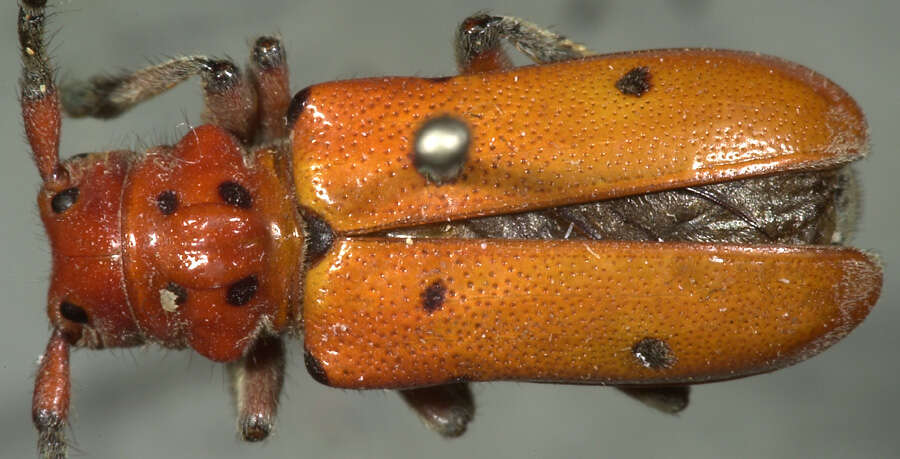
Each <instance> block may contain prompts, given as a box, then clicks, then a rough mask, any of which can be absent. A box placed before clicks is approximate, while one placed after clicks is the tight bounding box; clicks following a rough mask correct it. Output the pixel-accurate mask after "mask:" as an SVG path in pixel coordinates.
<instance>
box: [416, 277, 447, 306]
mask: <svg viewBox="0 0 900 459" xmlns="http://www.w3.org/2000/svg"><path fill="white" fill-rule="evenodd" d="M446 296H447V286H445V285H444V283H443V282H442V281H441V280H440V279H438V280H436V281H434V282H432V283H431V285H429V286H428V288H426V289H425V291H424V292H422V307H423V308H425V312H427V313H429V314H431V313H433V312H434V311H437V310H439V309H441V308H442V307H444V297H446Z"/></svg>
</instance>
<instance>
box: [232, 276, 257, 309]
mask: <svg viewBox="0 0 900 459" xmlns="http://www.w3.org/2000/svg"><path fill="white" fill-rule="evenodd" d="M257 288H259V281H258V280H257V279H256V276H247V277H245V278H243V279H241V280H239V281H237V282H235V283H233V284H231V286H230V287H228V293H226V294H225V300H226V301H228V304H230V305H232V306H243V305H245V304H247V303H249V302H250V299H252V298H253V295H256V290H257Z"/></svg>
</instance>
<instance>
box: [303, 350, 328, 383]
mask: <svg viewBox="0 0 900 459" xmlns="http://www.w3.org/2000/svg"><path fill="white" fill-rule="evenodd" d="M303 363H305V364H306V371H308V372H309V375H310V376H312V378H313V379H315V380H316V382H318V383H320V384H325V385H326V386H327V385H329V384H328V375H327V374H325V368H324V367H323V366H322V362H319V359H317V358H315V357H314V356H313V355H312V354H310V353H309V351H305V352H304V353H303Z"/></svg>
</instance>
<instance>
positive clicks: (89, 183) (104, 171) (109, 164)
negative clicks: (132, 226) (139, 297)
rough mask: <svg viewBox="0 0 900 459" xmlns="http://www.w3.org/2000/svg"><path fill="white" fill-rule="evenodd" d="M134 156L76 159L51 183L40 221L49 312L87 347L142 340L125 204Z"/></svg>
mask: <svg viewBox="0 0 900 459" xmlns="http://www.w3.org/2000/svg"><path fill="white" fill-rule="evenodd" d="M130 156H131V154H130V153H129V152H123V151H116V152H109V153H98V154H85V155H78V156H75V157H73V158H71V159H69V160H68V161H66V162H64V163H63V164H62V165H61V166H60V167H61V168H62V171H64V173H63V174H62V176H63V177H64V178H62V179H60V180H54V181H48V182H45V183H44V186H43V187H42V189H41V191H40V193H39V194H38V207H39V209H40V213H41V219H42V220H43V222H44V227H45V228H46V230H47V235H48V237H49V239H50V245H51V248H52V250H53V272H52V275H51V282H50V290H49V293H48V305H47V314H48V315H49V316H50V322H51V324H52V325H53V326H54V327H55V328H58V329H60V330H62V331H63V332H64V334H65V335H66V337H67V338H68V340H69V341H70V342H71V343H73V344H76V345H79V346H85V347H93V348H99V347H115V346H128V345H134V344H137V343H139V342H140V341H141V338H140V334H139V333H138V330H137V326H136V324H135V323H134V320H133V318H132V315H131V312H130V311H129V309H128V304H127V303H128V302H127V299H126V295H125V288H124V279H123V271H122V260H123V256H122V255H123V253H122V240H121V231H120V212H119V209H120V202H121V196H122V187H123V185H124V182H125V178H126V174H127V171H128V167H129V163H130V159H129V158H130Z"/></svg>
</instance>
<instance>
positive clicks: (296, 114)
mask: <svg viewBox="0 0 900 459" xmlns="http://www.w3.org/2000/svg"><path fill="white" fill-rule="evenodd" d="M308 100H309V87H306V88H303V89H301V90H300V92H298V93H297V94H294V97H293V98H292V99H291V104H290V105H288V109H287V125H288V129H293V128H294V123H296V122H297V118H300V114H301V113H303V109H305V108H306V102H307V101H308Z"/></svg>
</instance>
